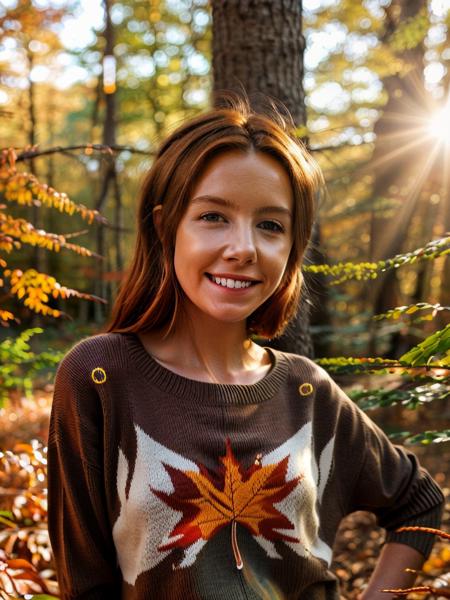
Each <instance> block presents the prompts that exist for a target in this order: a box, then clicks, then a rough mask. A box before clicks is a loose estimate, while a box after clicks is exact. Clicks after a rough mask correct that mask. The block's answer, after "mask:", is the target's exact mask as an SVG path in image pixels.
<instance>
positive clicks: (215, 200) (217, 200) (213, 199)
mask: <svg viewBox="0 0 450 600" xmlns="http://www.w3.org/2000/svg"><path fill="white" fill-rule="evenodd" d="M202 202H203V203H206V202H210V203H212V204H218V205H219V206H226V207H227V208H236V207H237V205H236V204H235V203H234V202H232V201H231V200H226V199H225V198H221V197H220V196H209V195H205V196H197V197H196V198H194V199H193V200H192V204H194V203H195V204H197V203H202ZM267 213H279V214H283V215H288V216H289V217H292V214H291V211H290V210H289V209H288V208H285V207H284V206H261V207H260V208H258V209H257V210H256V214H257V215H265V214H267Z"/></svg>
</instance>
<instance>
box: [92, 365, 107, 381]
mask: <svg viewBox="0 0 450 600" xmlns="http://www.w3.org/2000/svg"><path fill="white" fill-rule="evenodd" d="M91 377H92V381H93V382H94V383H98V384H101V383H105V381H106V373H105V369H102V368H101V367H95V369H92V373H91Z"/></svg>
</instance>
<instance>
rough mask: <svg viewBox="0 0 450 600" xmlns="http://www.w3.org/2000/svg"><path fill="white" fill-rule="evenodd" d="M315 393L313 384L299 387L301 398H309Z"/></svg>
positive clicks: (304, 384)
mask: <svg viewBox="0 0 450 600" xmlns="http://www.w3.org/2000/svg"><path fill="white" fill-rule="evenodd" d="M313 391H314V387H313V385H312V384H311V383H302V384H301V385H299V386H298V392H299V394H300V396H309V395H310V394H312V393H313Z"/></svg>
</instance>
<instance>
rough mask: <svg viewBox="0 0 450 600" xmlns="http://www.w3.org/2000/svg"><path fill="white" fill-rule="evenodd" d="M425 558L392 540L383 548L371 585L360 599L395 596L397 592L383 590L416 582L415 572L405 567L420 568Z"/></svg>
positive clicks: (372, 599) (381, 598)
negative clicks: (406, 570) (408, 571)
mask: <svg viewBox="0 0 450 600" xmlns="http://www.w3.org/2000/svg"><path fill="white" fill-rule="evenodd" d="M424 561H425V558H424V556H423V554H421V553H420V552H418V551H417V550H415V549H414V548H411V546H407V545H406V544H398V543H396V542H390V543H388V544H385V545H384V546H383V548H382V550H381V554H380V558H379V559H378V563H377V566H376V567H375V570H374V572H373V573H372V576H371V578H370V580H369V585H368V586H367V588H366V589H365V590H364V592H363V593H362V594H360V595H359V596H358V600H386V599H388V598H395V597H396V595H395V594H386V593H383V592H382V591H381V590H384V589H398V588H408V587H411V586H412V585H413V584H414V581H415V579H416V575H415V573H406V572H405V569H407V568H409V569H414V570H417V571H418V570H420V569H421V567H422V565H423V563H424Z"/></svg>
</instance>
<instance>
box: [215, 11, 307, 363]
mask: <svg viewBox="0 0 450 600" xmlns="http://www.w3.org/2000/svg"><path fill="white" fill-rule="evenodd" d="M211 4H212V15H213V60H212V65H213V76H214V82H213V91H214V99H215V101H216V102H217V100H218V94H217V93H218V92H220V91H221V90H232V91H235V92H237V93H238V94H239V93H242V92H243V91H245V93H246V94H247V96H248V97H249V99H250V102H251V105H252V107H253V109H255V110H256V111H262V110H264V107H265V105H266V101H265V98H264V97H265V96H269V97H271V98H272V99H275V100H277V101H281V102H282V103H283V104H284V106H285V107H286V108H287V109H288V111H289V112H290V114H291V115H292V117H293V119H294V122H295V124H296V125H297V126H300V125H304V124H305V123H306V109H305V94H304V89H303V53H304V49H305V40H304V37H303V34H302V2H301V0H258V1H256V0H212V3H211ZM264 345H267V346H271V347H272V348H278V349H280V350H284V351H286V352H293V353H296V354H303V355H306V356H312V355H313V354H314V352H313V344H312V339H311V334H310V331H309V310H308V303H307V301H306V298H305V295H303V296H302V300H301V302H300V306H299V309H298V311H297V314H296V316H295V318H294V319H293V320H292V322H291V323H290V324H289V326H288V328H287V330H286V331H285V333H284V334H283V335H282V336H280V337H278V338H275V339H273V340H264Z"/></svg>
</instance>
